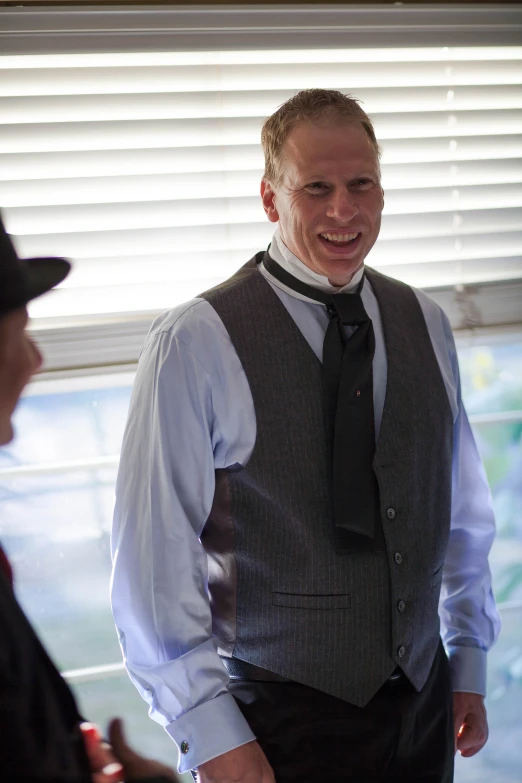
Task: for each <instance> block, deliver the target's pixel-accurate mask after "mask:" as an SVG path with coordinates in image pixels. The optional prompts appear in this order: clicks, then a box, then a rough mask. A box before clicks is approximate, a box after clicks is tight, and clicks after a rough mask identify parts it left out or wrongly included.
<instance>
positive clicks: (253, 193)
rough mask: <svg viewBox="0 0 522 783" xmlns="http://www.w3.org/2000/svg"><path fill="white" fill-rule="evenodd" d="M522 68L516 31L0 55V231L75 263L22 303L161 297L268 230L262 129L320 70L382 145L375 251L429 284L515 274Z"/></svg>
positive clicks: (159, 302)
mask: <svg viewBox="0 0 522 783" xmlns="http://www.w3.org/2000/svg"><path fill="white" fill-rule="evenodd" d="M521 81H522V47H517V46H508V47H500V46H495V47H484V46H481V47H428V48H408V49H406V48H400V49H397V48H389V49H384V48H376V49H372V48H366V49H316V50H273V51H266V50H262V51H261V50H259V51H243V52H241V51H210V52H141V53H134V54H120V53H99V54H96V53H95V54H70V55H69V54H56V55H27V56H18V55H17V56H5V57H0V96H1V97H0V112H1V114H0V149H1V150H2V151H1V153H0V204H2V208H3V212H4V216H5V219H6V223H7V226H8V229H9V230H10V231H11V232H12V233H13V235H14V239H15V242H16V244H17V247H18V248H19V251H20V252H21V253H22V254H23V255H42V254H46V253H47V254H56V255H64V256H66V257H69V258H71V259H72V261H73V264H74V270H73V273H72V274H71V275H70V277H69V278H68V279H67V280H66V281H65V282H64V283H63V285H62V286H61V287H60V289H59V290H58V292H56V293H55V294H54V295H53V296H50V297H48V298H44V299H42V300H41V301H38V302H35V303H34V304H33V305H32V306H31V315H32V316H33V317H37V318H42V319H47V318H60V317H61V318H73V317H76V316H78V317H83V316H88V315H92V314H96V315H97V316H98V315H99V316H100V317H103V316H104V315H106V316H107V317H110V315H111V314H114V313H120V314H121V313H132V312H134V313H143V312H145V311H147V312H148V311H149V310H150V311H155V310H160V309H164V308H165V307H169V306H172V305H174V304H177V303H178V302H180V301H183V299H185V298H187V297H191V296H194V295H195V294H197V293H198V292H200V291H201V290H204V289H205V288H206V287H208V286H209V285H211V284H213V283H215V282H217V281H218V280H222V279H224V278H225V277H227V276H228V275H230V274H231V273H232V272H233V271H234V270H235V269H236V268H237V267H239V266H240V265H241V264H242V263H244V261H246V260H247V259H248V257H249V256H250V255H251V254H252V253H253V252H255V251H256V250H258V249H259V248H262V247H266V245H267V243H268V242H269V241H270V236H271V233H272V228H273V227H272V226H271V224H269V223H268V222H267V221H266V217H265V215H264V212H263V210H262V207H261V203H260V199H259V180H260V178H261V176H262V172H263V157H262V153H261V149H260V144H259V135H260V128H261V125H262V122H263V120H264V118H265V117H266V116H268V115H269V114H270V113H271V112H272V111H274V110H275V108H276V107H277V106H278V105H280V104H281V103H283V102H284V101H285V100H287V99H288V98H289V97H290V96H291V95H293V94H294V93H295V92H297V91H298V90H300V89H303V88H307V87H314V86H316V87H323V86H328V87H334V88H337V89H340V90H342V91H344V92H349V93H350V94H353V95H355V96H356V97H357V98H358V99H360V100H361V101H362V102H363V107H364V109H365V110H366V111H367V112H368V113H369V114H370V116H371V117H372V120H373V122H374V124H375V128H376V133H377V137H378V138H379V140H380V142H381V144H382V150H383V155H382V177H383V187H384V188H385V192H386V207H385V212H384V216H383V225H382V233H381V237H380V240H379V242H378V243H377V245H376V247H375V248H374V250H373V251H372V254H371V257H370V258H369V262H370V263H371V264H373V265H374V266H375V267H376V268H382V269H383V270H384V271H389V272H390V273H393V274H397V276H399V277H401V279H404V280H405V281H406V282H410V283H412V284H414V285H420V286H425V287H430V286H444V285H455V284H459V283H469V282H476V283H480V282H486V281H489V280H492V279H497V280H502V279H505V280H507V279H519V278H521V277H522V262H521V256H522V232H521V230H520V220H519V212H520V209H521V208H522V166H521V165H520V158H521V157H522V90H520V84H521ZM492 270H494V271H492ZM102 272H103V273H102Z"/></svg>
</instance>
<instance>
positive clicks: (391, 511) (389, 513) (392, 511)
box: [386, 508, 395, 519]
mask: <svg viewBox="0 0 522 783" xmlns="http://www.w3.org/2000/svg"><path fill="white" fill-rule="evenodd" d="M386 516H387V517H388V519H395V509H394V508H388V509H387V510H386Z"/></svg>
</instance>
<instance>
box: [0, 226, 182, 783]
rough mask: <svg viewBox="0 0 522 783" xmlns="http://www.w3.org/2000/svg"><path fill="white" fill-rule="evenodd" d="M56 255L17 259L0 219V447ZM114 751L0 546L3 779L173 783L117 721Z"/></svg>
mask: <svg viewBox="0 0 522 783" xmlns="http://www.w3.org/2000/svg"><path fill="white" fill-rule="evenodd" d="M69 268H70V267H69V264H68V262H67V261H65V260H64V259H61V258H37V259H27V260H26V261H24V262H21V261H20V260H19V259H18V257H17V255H16V252H15V249H14V247H13V244H12V242H11V240H10V237H9V236H8V234H7V233H6V231H5V229H4V225H3V223H2V221H1V219H0V446H4V445H6V444H7V443H9V442H10V441H11V440H12V437H13V429H12V424H11V416H12V414H13V412H14V409H15V407H16V404H17V402H18V400H19V398H20V395H21V393H22V391H23V388H24V386H25V385H26V383H27V382H28V381H29V379H30V377H31V375H32V374H33V373H34V372H36V370H37V369H38V368H39V367H40V365H41V362H42V357H41V355H40V353H39V351H38V349H37V347H36V346H35V344H34V343H33V342H32V340H31V338H30V337H29V335H28V333H27V329H26V327H27V309H26V304H27V302H28V301H30V300H31V299H34V298H35V297H37V296H40V294H43V293H45V292H46V291H48V290H49V289H51V288H53V287H54V286H55V285H57V284H58V283H59V282H61V281H62V280H63V279H64V278H65V276H66V275H67V273H68V272H69ZM109 736H110V740H111V745H112V747H111V746H109V745H108V744H106V743H104V742H102V740H101V738H100V735H99V733H98V731H97V729H96V727H94V726H93V725H92V724H87V723H85V722H84V721H83V718H82V717H81V716H80V714H79V712H78V708H77V706H76V703H75V701H74V697H73V695H72V693H71V691H70V690H69V688H68V686H67V684H66V683H65V681H64V680H63V679H62V677H61V675H60V674H59V672H58V671H57V669H56V668H55V666H54V664H53V663H52V661H51V660H50V658H49V656H48V655H47V653H46V652H45V650H44V648H43V646H42V645H41V643H40V641H39V640H38V637H37V636H36V634H35V632H34V631H33V629H32V627H31V625H30V624H29V622H28V620H27V618H26V617H25V615H24V613H23V611H22V609H21V608H20V606H19V604H18V602H17V600H16V597H15V593H14V591H13V574H12V570H11V567H10V564H9V561H8V560H7V557H6V555H5V553H4V551H3V549H2V548H1V546H0V779H1V780H2V781H6V783H8V782H9V783H11V781H18V780H20V781H31V783H32V782H33V781H48V783H117V781H121V780H123V779H125V780H129V781H130V780H136V781H138V780H139V781H142V783H146V782H147V781H148V783H168V781H177V777H176V775H175V774H174V772H173V771H172V770H170V769H169V768H168V767H166V766H164V765H163V764H159V763H158V762H155V761H151V760H149V759H146V758H143V757H142V756H139V755H138V754H137V753H135V752H134V751H133V750H132V749H131V748H130V747H129V746H128V745H127V743H126V741H125V737H124V733H123V727H122V724H121V721H120V720H119V719H115V720H113V721H112V722H111V725H110V727H109Z"/></svg>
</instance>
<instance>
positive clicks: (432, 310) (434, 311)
mask: <svg viewBox="0 0 522 783" xmlns="http://www.w3.org/2000/svg"><path fill="white" fill-rule="evenodd" d="M367 271H368V272H369V274H368V278H369V280H370V285H371V284H372V282H373V283H374V284H375V281H376V279H377V280H381V281H384V282H386V283H388V284H389V285H390V290H391V291H392V292H393V289H394V288H395V289H396V290H397V291H400V290H409V291H411V292H412V293H413V294H414V295H415V297H416V298H417V301H418V302H419V305H420V308H421V310H422V312H423V314H424V317H425V319H429V320H430V321H433V320H434V319H435V320H438V321H440V323H441V324H443V323H445V322H447V321H448V318H447V316H446V314H445V312H444V310H443V309H442V307H440V305H438V304H437V302H435V300H434V299H432V298H431V297H430V296H429V294H427V293H426V292H425V291H423V290H421V289H420V288H415V286H412V285H409V284H408V283H404V282H403V281H402V280H397V279H396V278H395V277H390V276H389V275H385V274H383V273H382V272H378V271H377V270H376V269H371V268H369V269H368V270H367Z"/></svg>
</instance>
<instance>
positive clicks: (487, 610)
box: [440, 318, 500, 695]
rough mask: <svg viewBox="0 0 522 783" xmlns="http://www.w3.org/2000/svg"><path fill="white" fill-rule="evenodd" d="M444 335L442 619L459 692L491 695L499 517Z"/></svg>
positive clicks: (450, 339) (452, 353)
mask: <svg viewBox="0 0 522 783" xmlns="http://www.w3.org/2000/svg"><path fill="white" fill-rule="evenodd" d="M443 325H444V331H445V335H446V344H447V347H448V353H449V358H450V362H451V367H452V370H453V376H454V378H455V387H456V392H457V405H458V410H457V416H456V419H455V424H454V443H453V465H452V503H451V529H450V538H449V544H448V549H447V553H446V559H445V563H444V571H443V581H442V592H441V603H440V617H441V624H442V638H443V641H444V644H445V646H446V649H447V650H448V655H449V659H450V666H451V671H452V679H453V690H454V691H467V692H470V693H479V694H482V695H485V694H486V653H487V651H488V650H489V649H490V648H491V646H492V645H493V644H494V642H495V641H496V639H497V637H498V633H499V630H500V619H499V616H498V612H497V610H496V607H495V601H494V598H493V592H492V588H491V572H490V568H489V563H488V555H489V551H490V549H491V545H492V543H493V539H494V537H495V518H494V514H493V505H492V500H491V493H490V490H489V486H488V482H487V478H486V473H485V470H484V466H483V464H482V461H481V459H480V456H479V454H478V451H477V446H476V444H475V439H474V437H473V433H472V430H471V427H470V424H469V420H468V417H467V414H466V411H465V409H464V405H463V402H462V394H461V385H460V376H459V367H458V360H457V352H456V349H455V343H454V340H453V336H452V334H451V327H450V325H449V323H448V321H447V319H446V318H444V322H443Z"/></svg>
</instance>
